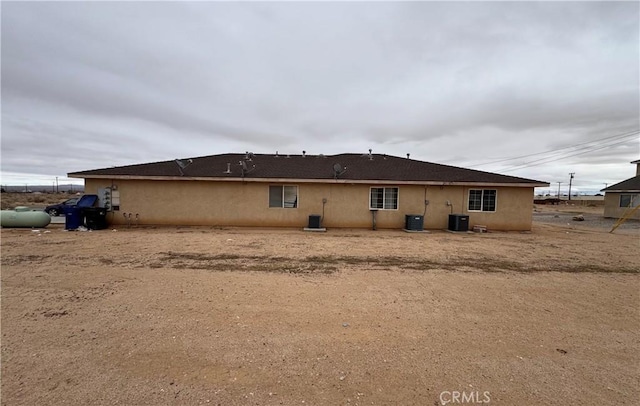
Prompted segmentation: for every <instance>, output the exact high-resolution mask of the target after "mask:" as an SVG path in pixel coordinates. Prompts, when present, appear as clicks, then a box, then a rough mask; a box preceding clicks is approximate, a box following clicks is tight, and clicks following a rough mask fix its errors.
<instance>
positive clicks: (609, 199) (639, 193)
mask: <svg viewBox="0 0 640 406" xmlns="http://www.w3.org/2000/svg"><path fill="white" fill-rule="evenodd" d="M631 163H632V164H635V165H636V176H634V177H633V178H629V179H627V180H623V181H622V182H620V183H616V184H615V185H611V186H609V187H607V188H605V189H602V191H604V192H605V194H604V216H605V217H608V218H621V217H623V216H624V215H625V213H627V212H628V211H629V210H631V209H633V208H634V207H636V206H638V205H640V160H637V161H633V162H631ZM629 218H632V219H636V220H640V210H637V211H636V212H635V213H634V214H633V215H632V216H631V217H629Z"/></svg>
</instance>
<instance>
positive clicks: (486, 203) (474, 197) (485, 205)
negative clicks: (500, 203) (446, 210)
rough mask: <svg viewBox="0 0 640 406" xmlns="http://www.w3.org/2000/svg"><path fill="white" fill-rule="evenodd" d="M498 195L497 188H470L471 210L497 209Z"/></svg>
mask: <svg viewBox="0 0 640 406" xmlns="http://www.w3.org/2000/svg"><path fill="white" fill-rule="evenodd" d="M497 196H498V191H497V190H495V189H471V190H469V206H468V207H469V211H496V198H497Z"/></svg>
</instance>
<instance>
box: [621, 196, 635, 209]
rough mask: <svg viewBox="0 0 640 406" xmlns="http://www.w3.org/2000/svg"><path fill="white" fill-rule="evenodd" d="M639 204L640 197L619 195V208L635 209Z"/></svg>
mask: <svg viewBox="0 0 640 406" xmlns="http://www.w3.org/2000/svg"><path fill="white" fill-rule="evenodd" d="M638 204H640V195H628V194H624V195H620V207H636V206H637V205H638Z"/></svg>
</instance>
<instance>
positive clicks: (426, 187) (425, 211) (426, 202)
mask: <svg viewBox="0 0 640 406" xmlns="http://www.w3.org/2000/svg"><path fill="white" fill-rule="evenodd" d="M428 188H429V186H426V185H425V187H424V212H423V213H422V218H423V219H424V217H426V215H427V206H428V205H429V201H428V200H427V189H428Z"/></svg>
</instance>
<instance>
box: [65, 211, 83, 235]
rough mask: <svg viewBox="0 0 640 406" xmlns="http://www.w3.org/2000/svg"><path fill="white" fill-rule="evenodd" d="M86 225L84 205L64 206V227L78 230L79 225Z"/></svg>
mask: <svg viewBox="0 0 640 406" xmlns="http://www.w3.org/2000/svg"><path fill="white" fill-rule="evenodd" d="M82 225H84V209H83V208H82V207H77V206H72V207H65V208H64V229H65V230H77V229H78V227H80V226H82Z"/></svg>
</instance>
